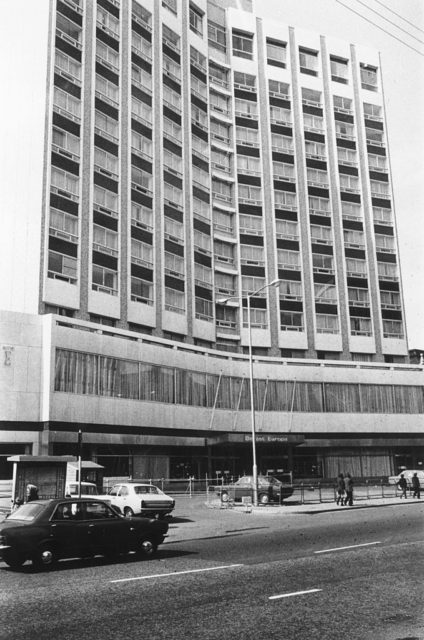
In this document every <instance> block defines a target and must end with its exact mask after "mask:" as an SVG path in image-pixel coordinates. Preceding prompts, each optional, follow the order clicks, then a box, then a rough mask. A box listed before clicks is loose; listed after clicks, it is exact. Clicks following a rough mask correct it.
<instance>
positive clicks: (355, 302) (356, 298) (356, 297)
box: [347, 287, 370, 307]
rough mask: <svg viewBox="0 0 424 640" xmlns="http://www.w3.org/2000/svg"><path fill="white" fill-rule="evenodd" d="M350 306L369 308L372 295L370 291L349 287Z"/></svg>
mask: <svg viewBox="0 0 424 640" xmlns="http://www.w3.org/2000/svg"><path fill="white" fill-rule="evenodd" d="M347 292H348V297H349V305H350V306H352V307H369V306H370V293H369V291H368V289H357V288H356V287H349V288H348V290H347Z"/></svg>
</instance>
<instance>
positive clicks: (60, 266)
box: [47, 251, 78, 284]
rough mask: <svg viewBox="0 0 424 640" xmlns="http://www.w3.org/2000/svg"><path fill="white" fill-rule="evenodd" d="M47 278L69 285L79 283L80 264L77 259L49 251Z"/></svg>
mask: <svg viewBox="0 0 424 640" xmlns="http://www.w3.org/2000/svg"><path fill="white" fill-rule="evenodd" d="M47 269H48V271H47V276H48V277H49V278H52V279H54V280H63V281H65V282H68V283H69V284H75V283H76V281H77V269H78V262H77V259H76V258H71V256H65V255H63V254H62V253H57V252H56V251H49V258H48V267H47Z"/></svg>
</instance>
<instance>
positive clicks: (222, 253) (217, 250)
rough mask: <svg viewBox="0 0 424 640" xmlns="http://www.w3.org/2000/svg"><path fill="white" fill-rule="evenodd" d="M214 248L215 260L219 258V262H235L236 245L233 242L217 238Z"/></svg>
mask: <svg viewBox="0 0 424 640" xmlns="http://www.w3.org/2000/svg"><path fill="white" fill-rule="evenodd" d="M214 226H215V225H214ZM213 248H214V255H215V260H218V262H225V263H228V264H234V247H233V245H232V244H229V243H228V242H222V241H221V240H215V241H214V243H213Z"/></svg>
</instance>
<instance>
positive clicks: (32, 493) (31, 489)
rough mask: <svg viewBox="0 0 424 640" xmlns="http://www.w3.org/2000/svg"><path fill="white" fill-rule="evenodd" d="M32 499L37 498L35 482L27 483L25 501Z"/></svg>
mask: <svg viewBox="0 0 424 640" xmlns="http://www.w3.org/2000/svg"><path fill="white" fill-rule="evenodd" d="M32 500H38V487H36V486H35V484H28V485H27V502H32Z"/></svg>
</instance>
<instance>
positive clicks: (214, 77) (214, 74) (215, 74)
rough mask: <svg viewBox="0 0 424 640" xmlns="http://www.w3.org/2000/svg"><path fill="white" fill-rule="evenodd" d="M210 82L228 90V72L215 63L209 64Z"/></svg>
mask: <svg viewBox="0 0 424 640" xmlns="http://www.w3.org/2000/svg"><path fill="white" fill-rule="evenodd" d="M209 80H210V81H211V82H214V83H215V84H219V85H221V86H222V87H225V88H226V89H228V86H229V85H228V71H227V69H224V68H223V67H218V65H216V64H214V63H213V62H209Z"/></svg>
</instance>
